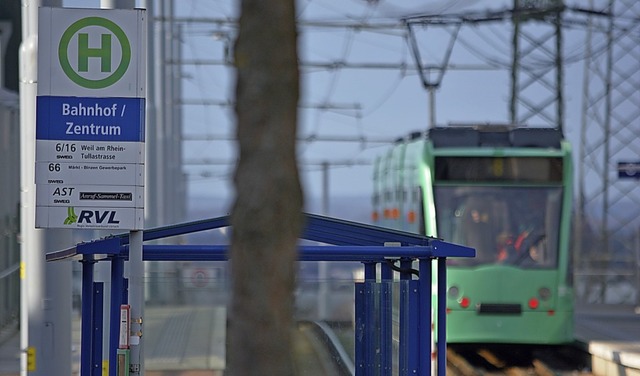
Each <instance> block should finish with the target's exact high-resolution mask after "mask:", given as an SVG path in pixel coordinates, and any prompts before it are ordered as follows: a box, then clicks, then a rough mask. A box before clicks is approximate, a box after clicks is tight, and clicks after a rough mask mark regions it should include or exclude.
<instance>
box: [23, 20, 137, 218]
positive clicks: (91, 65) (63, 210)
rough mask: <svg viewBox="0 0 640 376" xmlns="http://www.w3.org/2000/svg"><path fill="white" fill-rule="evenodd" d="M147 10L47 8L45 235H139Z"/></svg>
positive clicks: (40, 179) (40, 122)
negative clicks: (73, 231)
mask: <svg viewBox="0 0 640 376" xmlns="http://www.w3.org/2000/svg"><path fill="white" fill-rule="evenodd" d="M145 25H146V15H145V11H144V10H139V9H136V10H123V9H72V8H46V7H44V8H40V10H39V24H38V30H39V35H38V96H37V100H36V104H37V113H36V227H42V228H88V229H107V228H108V229H122V230H139V229H142V228H143V212H144V197H143V192H144V150H145V149H144V136H145V92H146V86H145V77H146V26H145Z"/></svg>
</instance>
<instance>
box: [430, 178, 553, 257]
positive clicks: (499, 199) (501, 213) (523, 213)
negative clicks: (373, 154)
mask: <svg viewBox="0 0 640 376" xmlns="http://www.w3.org/2000/svg"><path fill="white" fill-rule="evenodd" d="M561 197H562V189H561V188H559V187H552V188H549V187H543V188H531V187H479V186H453V187H452V186H438V187H436V190H435V204H436V221H437V228H438V236H439V237H441V238H443V239H446V240H447V241H451V242H453V243H458V244H463V245H467V246H470V247H473V248H475V249H476V258H475V259H468V260H462V259H460V260H453V261H452V262H453V263H458V264H460V265H479V264H494V263H495V264H509V265H513V266H515V267H519V268H552V267H555V266H556V265H557V258H558V255H557V253H558V242H559V233H558V231H559V229H560V226H559V221H560V214H561Z"/></svg>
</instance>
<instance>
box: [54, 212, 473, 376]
mask: <svg viewBox="0 0 640 376" xmlns="http://www.w3.org/2000/svg"><path fill="white" fill-rule="evenodd" d="M227 226H229V217H228V216H224V217H219V218H213V219H205V220H200V221H194V222H188V223H183V224H178V225H173V226H166V227H160V228H155V229H149V230H145V231H144V233H143V241H151V240H157V239H162V238H167V237H171V236H177V235H185V234H189V233H194V232H199V231H205V230H213V229H218V228H222V227H227ZM301 238H302V239H306V240H310V241H315V242H319V243H323V244H326V245H320V246H309V245H302V246H300V248H299V260H300V261H358V262H361V263H363V264H364V270H365V280H364V282H363V283H356V289H355V291H356V297H355V302H356V312H355V313H356V324H355V331H356V333H355V338H356V354H355V357H356V359H355V374H356V375H391V374H392V366H393V365H392V351H393V349H392V345H391V344H392V332H393V330H392V317H391V314H390V312H391V309H390V307H391V304H392V302H391V298H390V293H389V291H390V287H389V286H390V282H391V281H394V280H396V279H395V278H394V272H397V273H399V280H400V283H401V289H400V290H401V293H400V300H401V302H400V313H399V323H398V325H399V347H398V364H397V367H398V374H400V375H421V376H427V375H431V357H432V355H431V354H432V348H431V347H432V343H431V342H432V341H431V330H432V322H431V319H432V296H431V294H432V288H431V284H432V261H433V260H436V263H437V286H438V288H437V304H436V306H437V320H436V322H437V330H436V332H437V341H436V342H437V359H436V367H437V370H438V372H437V373H438V375H445V372H446V331H445V327H446V304H445V298H446V291H445V289H446V258H448V257H474V256H475V250H474V249H472V248H468V247H464V246H460V245H456V244H452V243H447V242H444V241H442V240H439V239H434V238H430V237H426V236H422V235H417V234H411V233H407V232H402V231H396V230H391V229H385V228H381V227H376V226H370V225H365V224H361V223H356V222H350V221H345V220H339V219H335V218H330V217H324V216H319V215H313V214H305V228H304V231H303V233H302V236H301ZM227 250H228V246H227V245H143V260H145V261H226V260H227ZM128 257H129V234H128V233H127V234H121V235H115V236H111V237H107V238H103V239H98V240H94V241H91V242H84V243H79V244H77V245H76V246H75V247H72V248H68V249H64V250H60V251H56V252H51V253H48V254H47V255H46V260H47V261H58V260H64V259H70V258H72V259H80V262H81V263H82V313H81V315H82V329H81V359H80V363H81V368H80V369H81V376H100V375H101V373H102V343H103V340H102V339H103V338H102V336H103V333H102V327H103V325H102V324H103V316H102V312H103V304H104V296H103V295H104V294H103V283H102V282H95V281H94V265H95V263H96V262H99V261H109V262H110V263H111V285H112V286H111V296H110V302H111V305H110V313H109V320H110V326H109V327H110V328H111V329H110V333H109V342H108V343H109V345H108V346H109V351H108V353H109V364H110V367H109V375H110V376H116V367H115V365H116V364H117V350H118V341H119V322H120V305H121V304H126V303H127V301H128V294H127V280H126V279H125V277H124V263H125V261H127V260H128ZM416 261H417V263H418V271H417V272H416V271H414V270H412V269H411V268H412V265H413V263H414V262H416ZM397 263H399V266H397V265H396V264H397ZM378 265H379V266H380V267H378ZM416 275H417V277H416Z"/></svg>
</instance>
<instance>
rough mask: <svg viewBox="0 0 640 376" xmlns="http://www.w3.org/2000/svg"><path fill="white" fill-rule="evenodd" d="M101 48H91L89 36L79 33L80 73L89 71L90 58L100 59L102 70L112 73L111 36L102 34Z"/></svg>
mask: <svg viewBox="0 0 640 376" xmlns="http://www.w3.org/2000/svg"><path fill="white" fill-rule="evenodd" d="M101 43H102V45H101V46H100V48H90V47H89V34H87V33H78V71H79V72H88V71H89V58H90V57H99V58H100V70H101V71H102V72H111V34H102V37H101Z"/></svg>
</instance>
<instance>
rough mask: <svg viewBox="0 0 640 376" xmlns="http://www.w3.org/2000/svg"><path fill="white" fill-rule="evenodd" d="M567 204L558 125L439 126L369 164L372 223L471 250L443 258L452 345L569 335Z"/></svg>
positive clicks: (558, 339) (566, 156) (567, 173)
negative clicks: (465, 254) (464, 254)
mask: <svg viewBox="0 0 640 376" xmlns="http://www.w3.org/2000/svg"><path fill="white" fill-rule="evenodd" d="M571 202H572V161H571V150H570V146H569V144H568V143H567V142H566V141H565V140H564V138H563V136H562V133H561V131H559V130H557V129H550V128H526V127H514V126H498V125H479V126H449V127H437V128H432V129H430V130H429V131H428V132H426V134H425V133H415V134H412V135H411V136H410V137H408V138H407V139H403V140H399V141H398V142H397V143H396V145H394V147H393V148H392V149H391V150H389V151H388V152H387V153H386V154H385V155H384V156H382V157H380V158H378V159H377V160H376V164H375V172H374V196H373V205H374V212H373V220H374V222H375V223H376V224H378V225H381V226H385V227H391V228H396V229H400V230H405V231H411V232H417V233H421V234H426V235H430V236H435V237H439V238H442V239H444V240H446V241H450V242H454V243H458V244H463V245H467V246H470V247H473V248H475V249H476V252H477V256H476V258H475V259H459V260H458V259H455V260H454V259H451V260H449V264H448V269H447V270H448V272H447V273H448V274H447V279H448V281H447V284H448V286H447V292H448V294H447V312H448V316H447V341H448V342H452V343H455V342H458V343H473V342H482V343H523V344H524V343H530V344H559V343H566V342H571V341H573V288H572V285H571V274H570V270H569V262H570V255H569V249H570V247H569V242H570V230H571V211H572V207H571Z"/></svg>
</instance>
